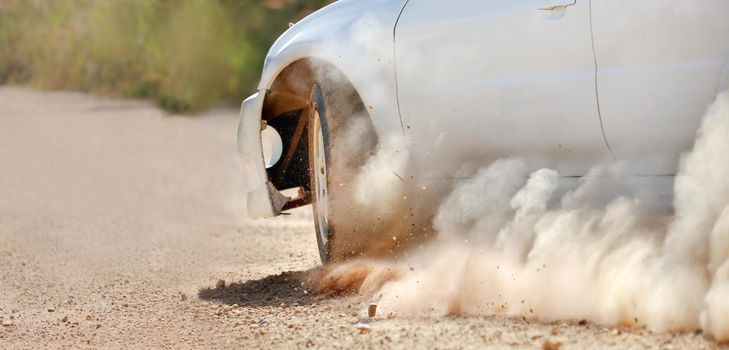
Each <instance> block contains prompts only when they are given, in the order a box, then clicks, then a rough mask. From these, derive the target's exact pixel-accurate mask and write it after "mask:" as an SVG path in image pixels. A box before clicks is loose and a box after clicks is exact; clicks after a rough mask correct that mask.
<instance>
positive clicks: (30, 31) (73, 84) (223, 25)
mask: <svg viewBox="0 0 729 350" xmlns="http://www.w3.org/2000/svg"><path fill="white" fill-rule="evenodd" d="M329 2H331V0H0V83H9V84H30V85H32V86H34V87H37V88H41V89H65V90H80V91H88V92H92V93H98V94H106V95H113V96H123V97H141V98H150V99H153V100H155V101H157V102H158V103H159V104H160V105H161V106H162V107H164V108H166V109H169V110H172V111H177V112H194V111H198V110H200V109H203V108H206V107H209V106H210V105H211V104H214V103H218V102H225V101H236V102H237V101H240V100H241V99H242V98H243V97H245V96H246V95H247V94H248V93H249V92H251V91H252V90H254V89H255V85H256V83H257V81H258V78H259V74H260V71H261V66H262V64H263V59H264V56H265V54H266V52H267V50H268V48H269V46H270V45H271V44H272V43H273V41H274V40H275V39H276V38H277V37H278V36H279V35H280V34H281V33H282V32H283V31H284V30H286V29H287V28H288V23H290V22H295V21H297V20H299V19H301V18H303V17H304V16H306V15H307V14H309V13H311V12H312V11H314V10H316V9H318V8H320V7H322V6H324V5H326V4H327V3H329Z"/></svg>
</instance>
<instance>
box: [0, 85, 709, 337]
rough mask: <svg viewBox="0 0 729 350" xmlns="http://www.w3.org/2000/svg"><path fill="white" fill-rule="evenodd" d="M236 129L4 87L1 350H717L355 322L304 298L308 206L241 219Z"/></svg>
mask: <svg viewBox="0 0 729 350" xmlns="http://www.w3.org/2000/svg"><path fill="white" fill-rule="evenodd" d="M236 125H237V111H235V110H216V111H211V112H209V113H206V114H204V115H201V116H198V117H194V118H191V117H179V116H170V115H166V114H164V113H163V112H161V111H159V110H158V109H156V108H155V107H153V106H152V105H151V104H149V103H147V102H139V101H119V100H111V99H100V98H95V97H89V96H86V95H83V94H76V93H43V92H34V91H30V90H25V89H18V88H7V87H3V88H0V323H1V325H0V348H2V349H14V348H26V349H37V348H85V347H92V348H97V347H101V348H234V349H249V348H265V349H268V348H351V349H370V348H383V347H384V348H401V349H412V348H441V349H443V348H484V347H494V348H506V347H519V348H522V347H524V348H548V349H556V348H560V346H561V348H562V349H568V348H616V349H624V348H675V349H685V348H714V347H715V344H714V343H712V342H711V341H708V340H706V339H704V337H703V336H702V335H701V334H699V333H683V334H651V333H649V332H647V331H645V330H622V329H616V328H605V327H602V326H597V325H592V324H582V323H580V322H543V323H535V322H527V321H524V320H522V319H513V318H507V317H501V316H494V317H474V318H468V317H447V318H435V319H433V318H416V319H385V320H376V321H373V322H366V321H365V322H362V321H363V320H362V319H361V317H362V315H363V310H366V308H367V304H366V301H364V300H360V299H359V298H357V297H322V296H317V295H314V293H312V292H310V291H307V290H306V285H305V284H302V282H303V279H304V278H305V276H306V274H307V271H308V270H310V269H312V268H315V267H316V266H317V265H318V264H319V261H318V255H317V250H316V240H315V238H314V234H313V224H312V221H311V218H310V215H309V208H302V209H301V210H298V211H296V212H294V213H293V215H290V216H285V217H281V218H276V219H271V220H263V221H250V220H247V219H245V217H244V212H245V211H244V210H245V208H244V205H245V204H244V203H243V193H244V189H245V184H244V182H243V179H242V178H241V169H240V165H239V163H238V159H237V154H236V151H235V130H236ZM364 313H365V314H366V311H365V312H364Z"/></svg>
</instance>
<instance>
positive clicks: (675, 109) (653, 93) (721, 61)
mask: <svg viewBox="0 0 729 350" xmlns="http://www.w3.org/2000/svg"><path fill="white" fill-rule="evenodd" d="M592 7H593V9H592V17H593V31H594V40H595V57H596V58H597V66H598V75H597V85H598V92H599V100H600V108H601V114H602V121H603V126H604V129H605V136H606V137H607V140H608V143H609V144H610V147H611V148H612V150H613V152H614V153H615V156H616V157H617V159H618V160H620V161H623V162H625V163H626V166H625V169H626V171H629V172H630V173H631V174H632V175H656V174H674V173H675V172H676V168H677V166H678V159H679V157H678V155H679V154H680V153H681V152H684V151H686V150H688V149H689V148H690V147H691V145H692V144H693V141H694V137H695V135H696V130H697V129H698V126H699V124H700V123H701V118H702V116H703V115H704V113H705V111H706V108H707V106H708V105H709V104H710V103H711V101H713V100H714V98H715V97H716V93H717V88H718V86H720V85H721V84H720V82H719V80H720V78H721V75H722V74H721V73H722V70H723V69H724V67H725V62H726V61H727V57H729V1H726V0H701V1H685V0H641V1H634V0H592ZM727 137H729V135H728V136H727Z"/></svg>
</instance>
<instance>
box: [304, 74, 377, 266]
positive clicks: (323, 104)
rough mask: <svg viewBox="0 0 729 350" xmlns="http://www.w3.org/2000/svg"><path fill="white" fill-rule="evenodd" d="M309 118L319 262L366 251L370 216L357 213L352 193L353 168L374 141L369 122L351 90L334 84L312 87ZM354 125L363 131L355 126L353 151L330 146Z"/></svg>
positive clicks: (311, 169)
mask: <svg viewBox="0 0 729 350" xmlns="http://www.w3.org/2000/svg"><path fill="white" fill-rule="evenodd" d="M327 87H328V89H327ZM308 117H309V124H308V128H307V129H308V132H309V134H308V140H309V173H310V181H311V185H310V189H311V193H312V195H311V198H312V208H313V213H314V225H315V228H316V237H317V243H318V246H319V255H320V256H321V260H322V262H323V263H327V262H330V261H340V260H346V259H348V258H350V257H352V256H358V255H364V254H366V250H367V247H368V245H369V243H368V241H369V239H370V238H371V237H370V236H369V235H368V232H367V230H366V229H365V228H366V226H367V224H368V222H367V221H368V218H366V217H360V218H357V217H356V215H357V213H358V212H359V210H358V209H357V208H356V205H355V204H354V203H353V201H352V191H353V187H354V184H353V179H354V178H355V175H356V171H358V170H359V168H360V167H361V166H362V165H363V164H364V163H365V162H366V161H367V159H368V157H369V155H370V154H372V152H373V151H374V149H375V146H376V143H377V137H376V134H375V132H374V128H373V127H372V123H371V121H370V119H369V116H368V115H367V113H366V110H365V109H364V105H363V104H362V102H361V100H360V99H359V97H358V95H357V94H356V92H355V91H354V89H351V88H349V87H342V86H341V85H339V86H337V85H334V84H330V85H329V86H326V85H320V84H318V83H315V84H314V85H313V87H312V91H311V99H310V103H309V110H308ZM357 118H365V119H366V120H365V119H359V120H356V119H357ZM355 124H356V125H359V128H361V129H362V130H359V129H358V134H357V135H358V137H362V142H360V143H358V144H357V147H355V148H356V149H345V148H344V147H339V148H337V147H333V146H334V145H342V144H344V143H345V142H346V141H347V140H344V139H342V138H346V137H347V136H346V135H347V127H348V126H350V125H355ZM362 125H365V127H363V128H362V127H361V126H362ZM338 138H339V139H338ZM350 148H351V147H350ZM322 162H323V163H324V164H322ZM322 195H323V197H322ZM322 199H323V200H322ZM322 215H325V219H322Z"/></svg>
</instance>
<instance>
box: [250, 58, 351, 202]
mask: <svg viewBox="0 0 729 350" xmlns="http://www.w3.org/2000/svg"><path fill="white" fill-rule="evenodd" d="M315 82H317V83H319V84H327V85H328V86H329V87H330V89H328V90H330V91H336V92H337V99H336V100H337V103H341V104H346V105H351V106H357V107H360V106H363V102H362V99H361V98H360V96H359V94H357V92H356V91H355V89H354V87H353V86H352V84H351V83H350V82H349V80H348V79H347V78H346V77H345V76H344V74H343V73H342V72H341V71H339V70H338V69H337V68H336V67H334V66H333V65H331V64H329V63H328V62H325V61H323V60H319V59H302V60H299V61H296V62H294V63H292V64H290V65H289V66H287V67H286V68H285V69H284V70H283V71H281V73H280V74H279V75H278V76H277V77H276V79H275V80H274V83H273V84H272V85H271V87H270V88H269V89H268V90H267V92H266V97H265V99H264V103H263V114H262V119H263V122H264V123H266V124H267V125H269V126H271V127H273V128H274V129H276V131H277V132H278V133H279V134H280V135H281V139H282V143H283V154H282V156H281V159H280V160H279V161H278V163H276V164H275V165H274V166H273V167H271V168H269V169H267V173H268V178H269V180H270V181H271V183H272V184H273V185H274V187H276V189H278V190H281V191H282V190H287V189H293V188H299V189H300V191H299V196H298V197H297V198H295V199H293V200H292V201H290V202H289V203H287V204H286V206H284V209H283V210H288V209H292V208H295V207H299V206H303V205H306V204H310V203H311V197H310V183H311V181H310V175H309V174H310V172H309V159H308V153H309V140H308V132H307V125H308V123H307V121H308V120H309V118H310V115H309V103H310V96H311V89H312V86H313V85H314V83H315ZM340 122H342V123H346V122H347V121H346V120H342V121H340Z"/></svg>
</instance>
